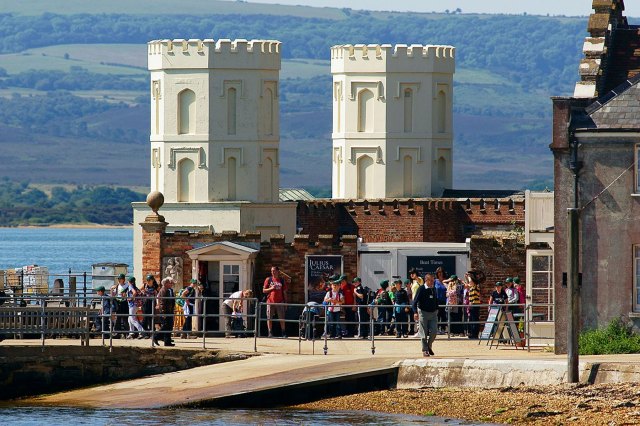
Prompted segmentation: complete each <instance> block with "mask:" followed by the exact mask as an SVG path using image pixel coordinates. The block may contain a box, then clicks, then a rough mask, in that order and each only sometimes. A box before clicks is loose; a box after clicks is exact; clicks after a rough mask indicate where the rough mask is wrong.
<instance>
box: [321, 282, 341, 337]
mask: <svg viewBox="0 0 640 426" xmlns="http://www.w3.org/2000/svg"><path fill="white" fill-rule="evenodd" d="M341 282H342V281H341V280H340V278H338V279H337V280H335V281H331V290H329V291H328V292H327V294H326V295H325V296H324V304H325V305H326V306H327V320H328V326H327V327H328V330H325V331H324V333H325V335H326V334H328V335H329V337H330V338H332V339H342V327H341V326H340V311H341V310H342V308H341V305H343V304H344V294H342V290H340V284H341Z"/></svg>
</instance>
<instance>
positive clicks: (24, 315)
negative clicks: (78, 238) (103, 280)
mask: <svg viewBox="0 0 640 426" xmlns="http://www.w3.org/2000/svg"><path fill="white" fill-rule="evenodd" d="M21 300H22V298H20V297H19V298H9V299H5V300H4V302H5V303H4V304H2V305H1V306H0V340H2V339H3V338H4V339H8V338H13V339H24V338H29V337H32V338H39V339H40V340H41V341H42V346H43V348H44V346H45V344H46V341H47V339H49V338H56V337H74V338H78V339H79V341H80V343H81V344H82V345H89V342H90V339H91V337H98V338H101V343H102V344H103V345H105V346H108V347H109V348H110V349H111V348H112V347H113V340H114V339H116V338H123V337H125V338H126V337H129V338H133V337H134V336H135V337H138V338H148V339H150V341H151V342H150V345H151V346H152V347H153V346H154V345H155V344H159V340H163V341H164V342H166V343H169V344H170V342H171V337H172V336H174V335H175V336H176V337H177V336H178V335H180V336H181V337H182V336H185V337H191V338H198V339H202V340H201V343H202V347H203V348H206V345H207V337H213V336H220V335H227V337H253V338H254V344H253V349H254V351H256V352H257V351H258V342H259V340H258V339H259V338H261V337H265V334H266V333H265V331H263V330H264V328H265V325H266V324H267V322H268V321H272V322H273V324H274V325H273V327H272V330H275V329H276V324H277V327H280V326H281V325H282V324H284V326H285V329H284V330H286V329H287V325H288V326H289V330H291V329H292V328H293V324H295V326H296V328H297V331H296V333H295V334H292V337H293V336H294V335H297V336H296V337H297V339H298V353H302V345H303V342H304V341H309V342H311V344H312V353H314V354H315V343H316V342H319V341H322V342H323V347H322V350H323V353H324V354H325V355H326V354H328V352H329V349H330V343H329V341H330V339H331V337H335V338H342V337H345V336H349V337H355V335H356V334H358V335H359V336H360V337H361V338H364V339H367V340H369V342H370V350H371V353H372V354H375V353H376V340H377V339H380V338H381V336H382V335H383V333H384V332H386V333H387V334H390V332H393V331H395V332H396V335H398V334H400V336H405V335H407V336H408V334H412V333H413V332H414V331H416V327H417V325H416V324H418V323H419V321H415V320H414V319H413V311H410V312H408V313H405V314H406V318H405V319H404V321H398V320H397V318H394V316H393V312H394V311H395V308H399V309H401V310H404V308H410V305H383V306H381V305H341V306H340V309H341V313H340V314H339V315H336V313H335V312H334V313H332V312H331V309H332V307H331V306H327V305H320V304H315V305H312V304H293V303H279V304H268V303H264V302H259V301H258V299H256V298H246V299H244V298H243V299H235V300H239V301H240V302H241V305H242V310H241V311H240V312H236V313H234V312H232V313H229V310H227V309H225V308H224V307H223V304H224V301H225V300H227V301H228V300H229V298H220V297H208V296H194V297H191V298H190V301H189V302H188V303H187V304H188V305H192V308H193V309H192V313H191V314H189V315H185V314H184V308H183V307H181V306H178V305H173V300H174V298H162V299H161V300H166V301H167V302H169V304H170V305H173V307H169V308H168V309H169V312H158V311H157V306H158V301H159V298H158V297H157V296H149V297H147V296H137V297H135V298H129V299H126V298H124V297H122V298H115V297H112V296H98V295H95V294H91V295H88V294H87V295H86V306H82V305H81V304H80V303H78V302H79V301H80V300H81V299H79V298H70V297H68V296H66V295H51V294H48V295H29V298H28V299H27V300H28V302H29V303H28V304H26V305H25V304H22V303H19V302H21ZM130 305H133V306H131V308H132V310H131V311H130V310H129V308H130ZM103 306H105V307H108V308H106V309H105V308H103ZM267 306H271V307H272V308H275V307H283V308H284V310H285V315H284V318H279V317H274V318H271V319H269V318H267V317H266V313H265V310H266V308H267ZM470 306H472V307H474V308H478V309H487V308H489V307H490V306H501V307H502V308H503V309H507V308H514V307H515V308H523V309H522V316H521V317H519V318H518V319H517V321H516V322H517V323H518V325H522V327H518V329H519V330H520V328H522V331H523V335H524V339H526V347H527V349H528V350H531V339H532V336H531V334H530V327H531V326H535V325H536V324H539V323H550V321H540V320H538V319H536V316H535V314H533V310H534V308H540V307H549V306H552V305H550V304H526V305H522V304H518V305H487V304H482V305H447V306H444V307H443V308H445V309H446V321H439V322H438V326H439V327H443V328H444V329H445V330H446V331H445V334H446V335H447V337H446V338H447V339H448V340H454V339H453V337H454V336H453V333H452V330H454V329H456V328H455V326H460V327H461V328H462V330H463V333H465V334H466V333H468V330H469V328H470V327H471V326H473V325H476V326H477V329H478V333H479V332H480V329H482V327H483V326H486V324H491V323H493V326H495V325H496V324H498V323H499V321H497V320H496V321H487V320H480V319H478V320H477V321H470V319H469V316H468V315H465V314H464V313H463V314H462V315H461V319H460V320H459V321H454V320H453V319H452V315H451V314H452V313H453V310H454V309H455V308H457V309H459V310H463V311H464V310H466V309H467V308H469V307H470ZM345 310H351V312H353V313H354V315H355V318H352V317H351V314H349V315H348V317H349V320H347V318H346V317H343V316H342V315H343V313H344V312H345ZM389 310H390V311H391V314H389V313H388V311H389ZM518 310H519V309H518ZM381 312H382V314H381ZM365 313H366V314H365ZM367 315H368V318H366V316H367ZM363 318H365V319H364V320H363ZM400 318H403V316H402V315H401V316H400ZM194 321H195V323H194ZM185 322H187V324H191V326H190V327H189V326H188V325H187V327H185V326H184V323H185ZM343 327H344V328H343ZM267 328H268V327H267ZM343 330H346V333H344V336H343ZM458 330H459V329H458ZM475 337H478V336H475ZM497 339H502V336H497ZM533 339H536V340H540V341H543V340H545V339H552V338H551V337H543V336H535V337H533ZM398 340H402V339H398ZM454 341H455V340H454ZM480 341H481V339H479V343H480ZM198 343H200V342H198ZM487 344H488V342H487Z"/></svg>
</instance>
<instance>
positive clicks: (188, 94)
mask: <svg viewBox="0 0 640 426" xmlns="http://www.w3.org/2000/svg"><path fill="white" fill-rule="evenodd" d="M195 132H196V94H195V93H194V92H193V90H190V89H184V90H183V91H181V92H180V93H178V134H180V135H185V134H194V133H195Z"/></svg>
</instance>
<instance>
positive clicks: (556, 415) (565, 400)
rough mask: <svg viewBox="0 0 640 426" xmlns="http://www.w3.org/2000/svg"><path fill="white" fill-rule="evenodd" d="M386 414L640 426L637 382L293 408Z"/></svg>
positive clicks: (402, 393) (397, 396)
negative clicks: (356, 410) (630, 425)
mask: <svg viewBox="0 0 640 426" xmlns="http://www.w3.org/2000/svg"><path fill="white" fill-rule="evenodd" d="M354 407H358V408H357V409H358V410H361V411H372V412H375V411H377V412H385V413H392V414H406V415H417V416H425V419H428V418H429V417H439V418H452V419H459V420H466V421H472V422H486V423H497V424H527V425H545V426H548V425H549V424H571V425H585V426H593V425H597V424H639V423H640V390H639V389H638V387H637V385H636V384H635V383H615V384H600V385H587V384H577V385H570V384H562V385H554V386H536V387H532V386H529V387H526V386H522V387H517V388H516V387H507V388H501V389H482V388H428V389H427V388H425V389H393V390H384V391H373V392H366V393H360V394H355V395H347V396H341V397H336V398H327V399H322V400H319V401H315V402H310V403H306V404H298V405H293V406H290V407H289V408H294V409H305V410H332V409H333V410H353V409H354Z"/></svg>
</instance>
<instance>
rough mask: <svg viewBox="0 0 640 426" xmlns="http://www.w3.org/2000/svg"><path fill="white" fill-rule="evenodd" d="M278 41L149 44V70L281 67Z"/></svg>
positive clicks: (195, 41)
mask: <svg viewBox="0 0 640 426" xmlns="http://www.w3.org/2000/svg"><path fill="white" fill-rule="evenodd" d="M280 44H281V42H279V41H277V40H245V39H236V40H230V39H219V40H214V39H204V40H202V39H188V40H187V39H173V40H169V39H165V40H153V41H150V42H149V43H147V53H148V57H149V70H152V71H153V70H160V69H191V68H218V69H226V68H239V69H242V68H247V69H256V68H259V69H271V70H279V69H280Z"/></svg>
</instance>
